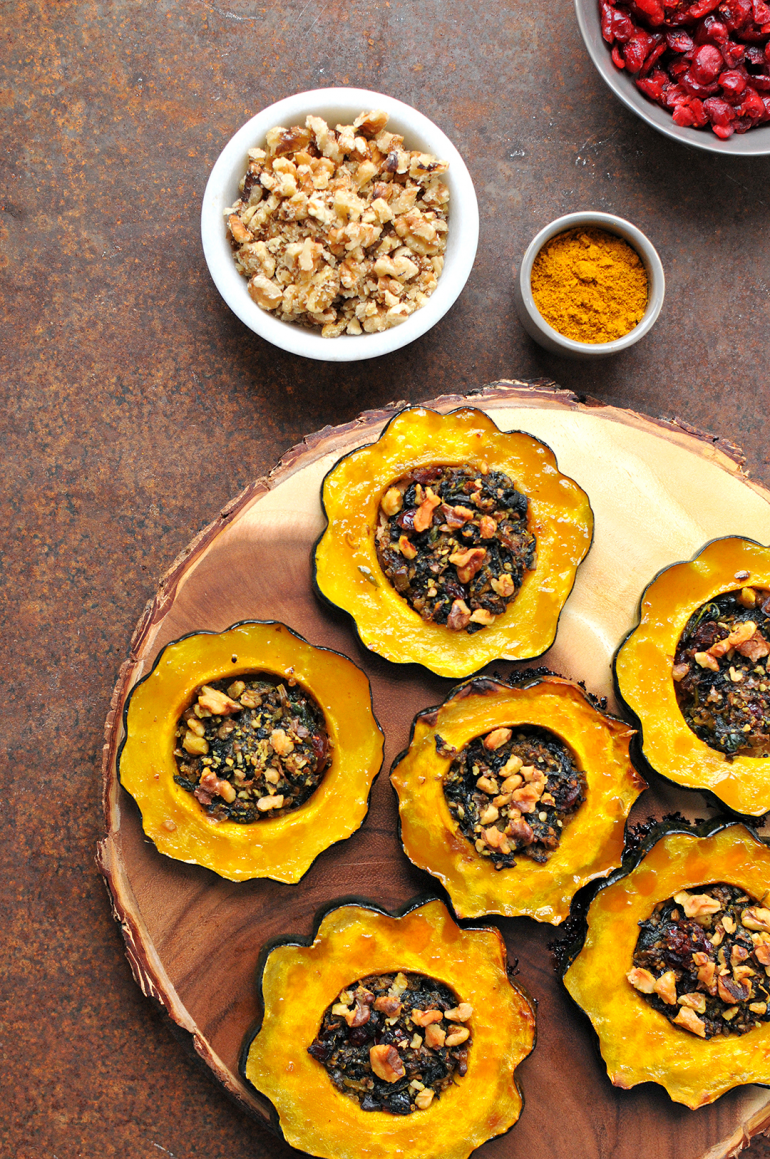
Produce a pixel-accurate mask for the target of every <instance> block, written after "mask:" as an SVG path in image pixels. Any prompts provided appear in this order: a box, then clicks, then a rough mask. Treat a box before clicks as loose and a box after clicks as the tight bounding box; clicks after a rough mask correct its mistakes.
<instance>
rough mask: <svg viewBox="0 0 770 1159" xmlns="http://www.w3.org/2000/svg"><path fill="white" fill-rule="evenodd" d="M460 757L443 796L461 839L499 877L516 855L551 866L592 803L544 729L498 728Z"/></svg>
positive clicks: (439, 744)
mask: <svg viewBox="0 0 770 1159" xmlns="http://www.w3.org/2000/svg"><path fill="white" fill-rule="evenodd" d="M436 749H437V751H438V752H439V754H440V755H444V756H447V755H454V758H455V759H454V760H453V761H452V764H451V765H450V766H449V770H448V772H447V774H446V777H445V778H444V795H445V797H446V800H447V804H448V805H449V811H450V813H451V814H452V816H453V817H454V819H455V821H456V822H457V824H458V826H459V828H460V832H461V833H462V834H463V835H464V836H465V837H466V838H467V840H468V841H470V842H471V843H472V844H473V845H474V847H475V849H476V852H477V853H479V854H480V855H481V856H482V857H487V858H489V859H490V860H491V861H492V863H493V864H494V867H495V869H510V868H512V867H513V866H514V865H515V864H516V856H517V855H518V854H521V855H523V856H524V857H528V858H530V860H532V861H536V862H540V863H542V862H545V861H547V860H548V858H549V857H550V855H551V854H552V853H553V851H554V849H557V848H558V846H559V842H560V840H561V834H562V830H563V828H564V826H565V825H566V824H567V823H568V822H569V820H570V819H571V818H572V817H573V816H574V814H575V813H576V812H577V810H578V809H579V808H580V806H581V805H582V804H583V802H584V801H585V798H586V782H585V776H584V775H583V773H582V772H580V771H579V770H578V768H577V767H576V765H575V761H574V759H573V756H572V754H571V753H570V751H569V749H568V748H567V746H566V745H565V744H564V743H563V742H562V741H561V740H559V738H558V737H557V736H555V735H554V734H553V733H551V732H549V731H548V730H547V729H543V728H517V729H515V730H514V729H511V728H495V729H493V730H492V731H491V732H488V733H487V734H486V735H485V736H478V737H475V738H474V739H473V740H472V741H471V742H470V744H468V745H467V746H466V747H465V748H464V749H462V750H461V751H460V752H459V753H456V752H455V750H454V749H448V748H447V746H446V745H445V743H444V741H443V740H442V738H441V737H440V736H438V735H437V736H436Z"/></svg>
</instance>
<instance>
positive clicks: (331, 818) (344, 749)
mask: <svg viewBox="0 0 770 1159" xmlns="http://www.w3.org/2000/svg"><path fill="white" fill-rule="evenodd" d="M253 672H265V673H268V674H272V675H273V676H278V677H283V678H285V679H287V680H288V679H289V678H292V679H294V680H296V681H297V683H299V684H300V685H302V687H303V688H304V689H306V690H307V692H309V693H310V694H311V695H312V696H313V697H314V698H315V700H316V702H317V704H318V705H319V707H320V708H321V710H322V711H323V714H324V717H325V720H326V727H327V731H328V734H329V739H330V741H331V745H332V751H331V761H330V764H329V767H328V768H327V769H326V771H325V773H324V776H323V778H322V780H321V783H320V784H319V786H318V788H317V789H316V790H315V792H314V793H313V794H312V796H311V797H310V798H309V799H308V800H307V801H306V802H305V803H304V804H303V805H302V806H300V808H298V809H296V810H294V811H293V812H288V813H285V814H283V815H282V816H279V817H273V818H269V819H265V820H260V821H257V822H255V823H253V824H249V825H241V824H238V823H237V822H234V821H215V820H213V819H212V818H211V817H209V816H208V814H207V813H206V812H205V810H204V809H203V808H202V807H201V805H200V804H199V803H198V801H197V800H196V799H195V797H193V796H192V794H191V793H188V792H187V791H186V790H185V789H183V788H181V786H179V785H177V784H176V782H175V781H174V774H175V773H176V772H177V766H176V761H175V759H174V744H175V736H174V734H175V729H176V725H177V721H178V720H179V717H180V716H181V714H182V712H183V711H184V709H185V708H187V706H188V705H189V703H190V701H191V700H192V697H193V693H194V692H195V689H196V688H198V687H199V686H200V685H201V684H206V683H209V682H211V681H214V680H219V679H222V678H223V677H228V678H230V677H232V678H233V679H235V678H236V677H237V676H241V675H244V674H247V673H253ZM124 726H125V732H126V737H125V740H124V742H123V746H122V748H121V751H120V755H119V763H118V769H119V773H120V780H121V783H122V784H123V786H124V787H125V788H126V789H127V790H128V792H129V793H131V795H132V796H133V797H134V799H135V800H136V803H137V805H138V806H139V809H140V811H141V814H142V825H143V827H144V831H145V833H146V834H147V836H148V837H149V838H150V839H151V840H152V841H153V842H154V843H155V845H156V846H157V848H158V849H159V851H160V852H161V853H164V854H166V856H168V857H173V858H175V859H177V860H179V861H186V862H190V863H193V864H197V865H205V866H207V867H208V868H209V869H212V870H214V872H215V873H218V874H219V875H220V876H221V877H226V878H229V879H230V880H231V881H244V880H247V879H249V878H254V877H269V878H272V879H273V880H275V881H283V882H289V883H293V882H297V881H299V879H300V878H301V877H302V875H303V874H304V873H305V872H306V871H307V869H309V867H310V865H311V863H312V862H313V861H314V860H315V858H316V857H317V856H318V854H319V853H321V852H322V850H324V849H327V848H328V847H329V846H330V845H333V844H334V843H335V842H337V841H341V840H343V839H344V838H346V837H349V836H350V835H351V833H353V832H355V830H356V829H358V828H359V826H360V825H361V824H362V822H363V820H364V818H365V816H366V813H367V810H368V804H369V802H368V798H369V791H370V789H371V786H372V782H373V780H374V778H375V776H376V775H377V773H378V771H379V768H380V765H381V762H382V752H383V736H382V732H381V730H380V728H379V725H378V724H377V721H376V719H375V717H374V713H373V711H372V701H371V690H370V687H369V681H368V679H367V677H366V675H365V674H364V673H363V672H362V671H361V669H360V668H357V667H356V665H355V664H353V663H352V661H350V660H348V659H347V657H346V656H341V655H340V654H339V653H338V652H332V651H331V650H329V649H326V648H316V647H314V646H313V645H312V644H308V643H307V641H306V640H303V639H302V637H301V636H298V635H296V633H294V632H292V631H291V629H289V628H287V627H286V626H285V625H284V624H279V623H263V622H251V623H243V624H236V625H235V626H233V627H231V628H228V629H227V631H224V632H219V633H215V632H199V633H194V634H193V635H190V636H185V637H183V639H181V640H176V641H175V642H174V643H172V644H169V645H167V647H166V648H164V650H163V652H161V654H160V655H159V657H158V659H157V660H156V662H155V665H154V667H153V669H152V671H151V672H150V674H149V675H148V676H147V677H145V678H144V680H142V681H141V683H139V684H137V685H136V687H135V688H134V689H133V691H132V693H131V697H130V699H129V702H128V705H127V707H126V713H125V720H124Z"/></svg>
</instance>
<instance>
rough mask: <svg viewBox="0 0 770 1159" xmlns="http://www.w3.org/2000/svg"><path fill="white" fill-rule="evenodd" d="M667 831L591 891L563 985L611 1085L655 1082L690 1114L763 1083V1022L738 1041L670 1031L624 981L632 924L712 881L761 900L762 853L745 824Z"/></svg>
mask: <svg viewBox="0 0 770 1159" xmlns="http://www.w3.org/2000/svg"><path fill="white" fill-rule="evenodd" d="M668 828H669V832H667V833H666V832H665V829H666V826H658V827H656V830H655V832H654V834H653V839H654V838H658V839H657V840H654V843H653V844H652V847H651V848H650V846H649V843H645V844H644V845H643V846H642V848H641V850H640V852H639V853H637V854H636V855H635V856H634V857H633V859H630V861H629V863H628V864H627V865H626V866H625V867H624V868H623V870H622V871H621V873H619V874H617V875H615V876H614V877H613V878H611V879H610V880H609V882H606V883H602V885H601V886H600V887H599V889H598V892H597V893H596V896H595V897H594V899H593V901H592V902H591V904H590V907H589V908H588V913H587V932H586V934H585V941H584V944H583V947H582V949H580V951H579V952H578V953H577V955H576V956H574V957H573V960H572V962H571V965H569V967H568V968H567V970H566V973H565V975H564V984H565V985H566V987H567V990H568V991H569V993H570V994H571V996H572V997H573V998H574V1000H575V1001H576V1002H577V1004H578V1006H580V1007H581V1008H582V1009H583V1010H584V1011H585V1013H586V1014H587V1015H588V1017H589V1019H590V1020H591V1023H592V1024H593V1027H594V1030H595V1031H596V1033H597V1035H598V1037H599V1043H600V1047H601V1053H602V1057H603V1059H604V1061H605V1063H606V1065H607V1073H608V1075H609V1077H610V1080H611V1081H612V1082H613V1083H614V1084H615V1086H618V1087H623V1088H625V1089H628V1088H630V1087H633V1086H636V1084H637V1083H643V1082H655V1083H660V1085H661V1086H663V1087H665V1088H666V1090H667V1091H668V1093H669V1095H670V1096H671V1098H672V1099H673V1100H674V1102H677V1103H684V1104H685V1106H687V1107H690V1108H693V1109H694V1108H695V1107H702V1106H704V1105H705V1104H707V1103H712V1102H714V1100H715V1099H718V1098H719V1097H720V1095H723V1094H724V1093H725V1092H726V1091H729V1090H730V1089H731V1088H732V1087H736V1086H742V1085H744V1084H747V1083H761V1084H770V1023H769V1022H765V1023H763V1024H761V1025H759V1026H756V1027H755V1028H754V1029H753V1030H750V1031H748V1033H746V1034H742V1035H740V1036H737V1035H724V1036H723V1035H717V1036H715V1037H713V1038H700V1037H697V1036H696V1035H695V1034H691V1033H690V1032H689V1031H687V1030H684V1029H680V1028H679V1027H677V1026H673V1025H672V1024H671V1023H670V1022H669V1021H668V1019H667V1018H666V1016H665V1015H664V1014H662V1013H661V1012H660V1011H658V1010H655V1009H654V1008H653V1007H652V1006H651V1005H649V1003H648V1002H647V1001H645V998H644V996H643V995H642V994H640V993H639V992H638V991H637V990H635V989H634V988H633V986H631V985H630V983H629V982H628V980H627V978H626V974H627V972H628V971H629V970H630V969H631V965H632V958H633V954H634V949H635V947H636V941H637V937H638V935H639V923H640V922H641V921H645V920H646V919H647V918H649V916H650V914H651V913H652V911H653V909H654V907H655V906H656V904H657V903H658V902H661V901H665V900H666V899H668V898H671V897H673V896H674V895H675V894H676V893H677V892H679V891H680V890H690V889H693V888H697V887H698V886H702V885H706V884H709V883H712V882H725V883H727V884H728V885H735V886H738V887H739V888H740V889H743V890H746V892H747V893H749V894H751V895H752V896H753V897H755V898H757V899H766V898H767V895H768V892H770V850H768V848H767V846H766V845H765V844H764V843H763V842H762V841H760V840H759V838H758V837H757V836H756V835H755V834H754V833H752V832H751V831H750V830H748V829H747V828H746V827H745V826H744V825H740V824H736V823H729V824H727V825H726V824H725V821H724V820H723V819H716V820H715V821H711V822H709V823H707V824H705V825H702V826H700V827H699V828H698V829H695V830H693V829H688V828H685V827H683V826H682V825H681V824H675V825H674V826H673V827H672V826H670V825H669V826H668ZM661 831H664V833H665V835H664V836H662V837H660V836H659V834H660V833H661ZM645 850H649V851H648V852H645Z"/></svg>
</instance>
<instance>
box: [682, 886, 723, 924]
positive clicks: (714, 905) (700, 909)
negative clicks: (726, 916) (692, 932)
mask: <svg viewBox="0 0 770 1159" xmlns="http://www.w3.org/2000/svg"><path fill="white" fill-rule="evenodd" d="M674 901H675V902H676V903H677V905H680V906H681V907H682V909H683V910H684V913H685V917H688V918H699V917H704V916H707V915H708V914H716V913H719V911H720V910H721V908H722V906H721V905H720V903H719V902H718V901H717V900H716V898H713V897H709V895H708V894H705V893H687V892H686V891H685V890H682V892H681V893H677V894H674Z"/></svg>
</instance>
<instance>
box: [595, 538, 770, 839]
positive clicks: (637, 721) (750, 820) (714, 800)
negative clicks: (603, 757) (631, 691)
mask: <svg viewBox="0 0 770 1159" xmlns="http://www.w3.org/2000/svg"><path fill="white" fill-rule="evenodd" d="M729 539H738V540H741V542H743V543H751V544H753V545H754V546H755V547H762V548H765V547H766V545H765V544H764V543H760V542H759V540H757V539H752V538H751V537H750V536H748V535H717V536H715V538H714V539H710V540H709V541H708V543H704V544H703V546H702V547H699V548H698V550H697V551H696V552H695V554H694V555H693V556H691V557H690V559H678V560H676V561H675V562H674V563H667V564H666V566H665V567H661V568H659V569H658V571H656V573H655V575H654V576H653V577H652V579H651V580H650V581H649V583H647V584H645V586H644V589H643V591H642V594H641V596H640V598H639V605H638V607H637V610H636V623H635V624H634V626H633V627H632V628H629V630H628V631H627V632H626V634H625V635H624V636H623V639H622V640H621V641H620V643H619V644H618V646H617V648H616V649H615V651H614V653H613V655H612V661H611V668H612V687H613V689H614V691H615V696H616V698H617V701H618V704H620V705H621V708H622V710H623V712H624V713H625V716H626V719H627V720H629V721H630V723H631V724H632V725H633V726H634V728H635V729H636V735H635V736H633V737H632V738H631V745H630V753H631V759H632V761H633V763H634V765H635V766H636V768H637V769H638V771H639V772H640V773H641V775H642V776H643V777H644V778H645V779H646V780H651V781H653V782H654V781H656V780H657V781H658V782H659V783H661V782H662V783H663V784H664V785H673V786H674V787H675V788H676V789H680V790H682V792H685V793H697V794H698V795H699V796H701V797H705V798H706V800H707V802H708V804H709V805H711V806H712V807H713V808H715V809H719V810H720V812H722V813H726V814H727V815H728V819H729V820H732V821H736V822H740V823H741V824H743V825H745V826H746V828H747V829H751V830H752V831H753V829H754V828H755V827H758V826H761V825H763V824H764V823H765V821H766V819H767V817H768V815H770V810H768V812H766V813H761V814H757V813H739V812H738V810H737V809H733V808H732V807H731V806H730V805H728V804H727V803H726V802H725V801H723V800H722V798H721V797H718V796H717V794H716V793H715V792H714V791H713V790H712V789H705V788H703V789H700V788H697V787H696V786H694V785H682V784H680V783H679V781H673V780H672V779H671V778H670V777H667V776H666V775H665V774H664V773H661V772H659V771H658V770H657V769H656V768H655V767H654V766H653V765H651V764H650V762H649V760H648V759H647V757H646V756H645V754H644V723H643V721H642V719H641V717H640V716H639V715H638V713H637V712H635V711H634V709H633V708H632V707H631V705H630V704H628V703H627V702H626V700H625V698H624V697H623V693H622V692H621V690H620V681H619V680H618V657H619V656H620V653H621V651H622V649H623V647H624V646H625V644H626V643H627V642H628V641H629V640H630V639H631V637H632V636H633V634H634V632H636V631H638V630H639V628H640V627H641V625H642V609H643V608H644V601H645V599H646V598H647V592H648V591H649V590H650V588H651V587H652V586H653V584H655V583H657V581H658V580H659V579H660V577H661V576H662V575H665V573H666V572H667V571H670V570H671V568H673V567H681V566H682V565H683V564H688V563H695V561H696V560H697V559H699V558H700V557H701V555H703V553H704V551H706V550H707V549H708V548H709V547H711V546H712V545H713V544H715V543H724V542H725V541H726V540H729ZM735 582H736V584H737V583H738V582H739V581H738V580H736V581H735ZM695 610H696V609H695V608H693V609H692V611H693V612H694V611H695ZM690 614H691V615H692V612H691V613H690ZM682 723H683V724H684V727H685V728H689V725H688V724H687V722H686V721H685V720H684V717H683V718H682ZM673 815H674V814H672V816H673ZM706 836H710V834H706ZM653 844H654V842H653Z"/></svg>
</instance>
